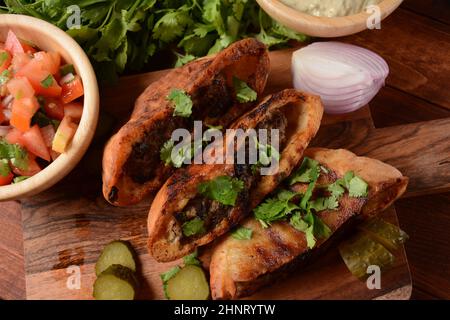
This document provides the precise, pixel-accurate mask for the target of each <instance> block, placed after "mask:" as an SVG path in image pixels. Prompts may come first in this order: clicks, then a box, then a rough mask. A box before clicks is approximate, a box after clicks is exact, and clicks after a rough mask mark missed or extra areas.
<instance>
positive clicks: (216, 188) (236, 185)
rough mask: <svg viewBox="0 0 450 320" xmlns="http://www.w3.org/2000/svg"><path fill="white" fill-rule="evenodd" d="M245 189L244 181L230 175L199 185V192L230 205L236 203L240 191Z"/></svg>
mask: <svg viewBox="0 0 450 320" xmlns="http://www.w3.org/2000/svg"><path fill="white" fill-rule="evenodd" d="M243 189H244V182H242V181H241V180H239V179H236V178H232V177H229V176H221V177H218V178H215V179H214V180H211V181H208V182H204V183H201V184H200V185H199V186H198V191H199V193H201V194H202V195H204V196H206V197H207V198H209V199H211V200H216V201H218V202H220V203H222V204H224V205H228V206H234V205H235V203H236V199H237V197H238V195H239V192H241V191H242V190H243Z"/></svg>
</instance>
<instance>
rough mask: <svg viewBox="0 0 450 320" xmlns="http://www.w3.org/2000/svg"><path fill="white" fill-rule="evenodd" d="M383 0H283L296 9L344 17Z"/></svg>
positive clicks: (323, 15) (325, 15) (326, 15)
mask: <svg viewBox="0 0 450 320" xmlns="http://www.w3.org/2000/svg"><path fill="white" fill-rule="evenodd" d="M381 1H382V0H281V2H283V3H284V4H286V5H288V6H289V7H291V8H294V9H295V10H298V11H302V12H305V13H308V14H310V15H313V16H318V17H343V16H349V15H352V14H356V13H360V12H362V11H364V10H365V8H366V7H367V6H370V5H376V4H378V3H380V2H381Z"/></svg>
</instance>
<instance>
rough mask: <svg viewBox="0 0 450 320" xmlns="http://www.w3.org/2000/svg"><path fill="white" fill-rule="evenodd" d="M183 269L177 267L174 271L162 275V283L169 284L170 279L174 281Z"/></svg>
mask: <svg viewBox="0 0 450 320" xmlns="http://www.w3.org/2000/svg"><path fill="white" fill-rule="evenodd" d="M180 270H181V268H180V267H179V266H175V267H173V268H172V269H170V270H169V271H167V272H164V273H161V275H160V277H161V280H162V282H164V283H165V282H167V281H169V280H170V279H172V278H173V277H175V276H176V275H177V273H178V272H180Z"/></svg>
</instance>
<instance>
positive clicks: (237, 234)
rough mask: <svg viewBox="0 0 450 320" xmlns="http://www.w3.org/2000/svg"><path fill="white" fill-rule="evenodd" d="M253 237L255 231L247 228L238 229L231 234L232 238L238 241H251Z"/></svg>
mask: <svg viewBox="0 0 450 320" xmlns="http://www.w3.org/2000/svg"><path fill="white" fill-rule="evenodd" d="M252 235H253V230H252V229H249V228H245V227H238V228H236V229H235V230H234V231H233V232H231V236H232V237H233V238H234V239H236V240H250V239H251V238H252Z"/></svg>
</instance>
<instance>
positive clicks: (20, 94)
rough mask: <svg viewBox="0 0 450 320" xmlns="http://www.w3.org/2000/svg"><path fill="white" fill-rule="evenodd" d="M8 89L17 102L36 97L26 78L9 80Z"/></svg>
mask: <svg viewBox="0 0 450 320" xmlns="http://www.w3.org/2000/svg"><path fill="white" fill-rule="evenodd" d="M6 87H7V88H8V91H9V93H10V94H12V95H13V97H14V99H16V100H20V99H22V98H32V97H34V89H33V87H32V86H31V84H30V81H28V79H27V78H25V77H17V78H14V79H11V80H9V81H8V83H7V84H6Z"/></svg>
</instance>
